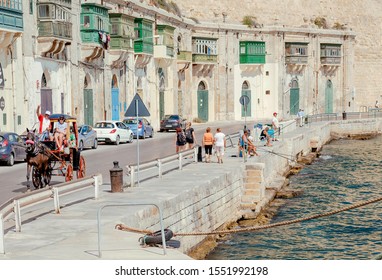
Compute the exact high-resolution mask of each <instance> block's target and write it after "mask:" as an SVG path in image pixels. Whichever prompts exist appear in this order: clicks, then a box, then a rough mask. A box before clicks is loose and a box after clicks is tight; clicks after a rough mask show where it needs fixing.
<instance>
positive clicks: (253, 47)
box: [239, 41, 266, 64]
mask: <svg viewBox="0 0 382 280" xmlns="http://www.w3.org/2000/svg"><path fill="white" fill-rule="evenodd" d="M239 51H240V57H239V60H240V64H265V55H266V52H265V42H256V41H242V42H240V43H239Z"/></svg>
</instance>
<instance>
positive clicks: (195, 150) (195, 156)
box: [194, 147, 198, 163]
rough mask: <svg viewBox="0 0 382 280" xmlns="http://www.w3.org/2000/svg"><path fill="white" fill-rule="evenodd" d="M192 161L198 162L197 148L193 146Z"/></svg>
mask: <svg viewBox="0 0 382 280" xmlns="http://www.w3.org/2000/svg"><path fill="white" fill-rule="evenodd" d="M194 162H195V163H196V162H198V148H197V147H194Z"/></svg>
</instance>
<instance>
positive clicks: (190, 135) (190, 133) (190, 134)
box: [184, 122, 196, 149]
mask: <svg viewBox="0 0 382 280" xmlns="http://www.w3.org/2000/svg"><path fill="white" fill-rule="evenodd" d="M184 132H185V134H186V143H187V147H186V149H192V148H194V146H195V145H196V137H195V131H194V128H193V127H191V122H188V123H187V124H186V129H185V131H184Z"/></svg>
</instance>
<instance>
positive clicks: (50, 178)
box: [45, 168, 52, 185]
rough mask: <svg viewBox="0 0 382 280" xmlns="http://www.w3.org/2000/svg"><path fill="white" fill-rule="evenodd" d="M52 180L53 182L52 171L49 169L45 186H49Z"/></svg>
mask: <svg viewBox="0 0 382 280" xmlns="http://www.w3.org/2000/svg"><path fill="white" fill-rule="evenodd" d="M51 180H52V169H51V168H48V170H47V171H46V178H45V185H49V184H50V181H51Z"/></svg>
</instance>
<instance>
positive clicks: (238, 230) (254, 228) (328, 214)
mask: <svg viewBox="0 0 382 280" xmlns="http://www.w3.org/2000/svg"><path fill="white" fill-rule="evenodd" d="M381 200H382V196H380V197H378V198H374V199H369V200H366V201H361V202H358V203H355V204H353V205H350V206H347V207H343V208H340V209H337V210H333V211H330V212H326V213H321V214H316V215H312V216H308V217H305V218H299V219H295V220H290V221H284V222H279V223H274V224H269V225H263V226H253V227H245V228H239V229H233V230H219V231H212V232H189V233H174V236H192V235H215V234H219V235H224V234H232V233H240V232H249V231H257V230H262V229H268V228H274V227H279V226H285V225H291V224H296V223H300V222H304V221H308V220H313V219H318V218H322V217H326V216H331V215H334V214H338V213H340V212H344V211H348V210H351V209H355V208H359V207H362V206H365V205H368V204H372V203H376V202H379V201H381ZM115 228H116V229H119V230H123V231H133V232H136V233H145V234H152V233H153V231H150V230H140V229H136V228H130V227H127V226H125V225H123V224H117V225H116V226H115Z"/></svg>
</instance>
